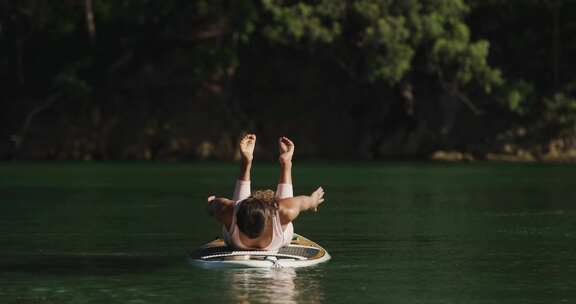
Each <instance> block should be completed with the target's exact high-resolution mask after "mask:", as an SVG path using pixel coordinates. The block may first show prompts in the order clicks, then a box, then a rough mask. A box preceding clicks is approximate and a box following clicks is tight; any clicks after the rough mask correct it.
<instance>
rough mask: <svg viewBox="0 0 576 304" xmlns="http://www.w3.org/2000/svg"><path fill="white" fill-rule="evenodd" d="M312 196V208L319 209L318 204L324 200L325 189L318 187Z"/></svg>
mask: <svg viewBox="0 0 576 304" xmlns="http://www.w3.org/2000/svg"><path fill="white" fill-rule="evenodd" d="M310 198H311V199H312V204H313V205H312V208H314V211H318V206H319V205H320V204H322V202H324V189H322V187H318V189H316V190H315V191H314V192H312V194H310Z"/></svg>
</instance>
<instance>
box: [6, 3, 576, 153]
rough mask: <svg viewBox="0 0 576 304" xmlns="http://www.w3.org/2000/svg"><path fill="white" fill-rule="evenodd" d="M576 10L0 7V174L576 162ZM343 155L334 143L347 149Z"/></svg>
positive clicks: (519, 6) (534, 6)
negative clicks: (150, 164) (288, 160)
mask: <svg viewBox="0 0 576 304" xmlns="http://www.w3.org/2000/svg"><path fill="white" fill-rule="evenodd" d="M575 15H576V1H571V0H557V1H540V0H525V1H506V0H426V1H422V0H414V1H403V0H392V1H383V0H349V1H333V0H318V1H303V0H295V1H281V0H236V1H229V0H197V1H186V0H163V1H144V2H143V1H129V0H116V1H108V0H102V1H91V0H85V1H52V2H46V1H3V2H0V46H1V47H0V79H1V82H0V85H1V87H0V160H5V161H9V160H86V161H90V160H203V159H214V160H233V159H235V158H236V157H237V155H234V149H233V147H236V143H237V140H238V137H239V136H240V135H241V134H242V133H244V132H248V133H256V134H258V136H259V138H262V139H263V141H262V142H261V144H262V149H261V151H257V153H261V158H262V159H267V160H272V159H273V158H274V156H273V155H272V154H266V153H269V152H266V151H267V150H269V151H274V149H273V146H272V143H271V142H273V141H274V139H276V138H277V137H279V136H290V138H293V139H294V141H295V142H298V147H299V151H298V155H299V156H301V157H303V158H309V159H346V160H391V159H415V160H423V159H427V160H441V161H510V162H515V161H520V162H576V74H574V73H573V71H574V70H576V61H574V60H571V59H570V56H568V54H575V53H576V35H574V29H576V18H571V16H575ZM343 138H344V139H345V141H344V142H343V141H342V139H343Z"/></svg>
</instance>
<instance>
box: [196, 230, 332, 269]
mask: <svg viewBox="0 0 576 304" xmlns="http://www.w3.org/2000/svg"><path fill="white" fill-rule="evenodd" d="M329 259H330V255H329V254H328V252H326V250H325V249H324V248H322V247H321V246H320V245H318V244H316V243H314V242H313V241H311V240H309V239H307V238H305V237H303V236H301V235H298V234H294V237H293V238H292V241H291V243H290V245H288V246H284V247H281V248H280V249H278V250H277V251H262V250H234V249H233V248H231V247H229V246H227V245H226V243H225V242H224V240H222V239H220V238H218V239H216V240H214V241H211V242H209V243H207V244H205V245H203V246H201V247H200V248H198V249H197V250H196V251H195V252H193V253H191V254H190V260H191V262H192V263H194V264H197V265H199V266H203V267H208V268H216V267H256V268H270V267H304V266H311V265H315V264H318V263H322V262H325V261H327V260H329Z"/></svg>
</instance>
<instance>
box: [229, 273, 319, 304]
mask: <svg viewBox="0 0 576 304" xmlns="http://www.w3.org/2000/svg"><path fill="white" fill-rule="evenodd" d="M226 275H227V281H228V286H229V288H228V289H227V290H228V292H229V293H230V296H231V298H232V299H233V300H234V302H236V303H252V302H257V303H288V304H290V303H300V302H306V303H322V302H323V297H324V295H323V292H322V288H321V285H320V280H319V276H318V273H317V272H314V271H298V270H296V269H294V268H280V269H231V270H229V271H228V273H227V274H226Z"/></svg>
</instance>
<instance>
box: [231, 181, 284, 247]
mask: <svg viewBox="0 0 576 304" xmlns="http://www.w3.org/2000/svg"><path fill="white" fill-rule="evenodd" d="M277 210H278V202H277V201H276V198H275V197H274V191H272V190H263V191H256V192H254V193H253V194H252V195H251V196H250V197H248V198H247V199H245V200H243V201H241V202H240V205H239V206H238V210H237V211H236V224H237V225H238V228H239V229H240V231H242V233H244V234H245V235H246V236H248V237H249V238H251V239H255V238H257V237H259V236H260V235H261V234H262V232H264V229H265V228H266V225H268V221H269V220H270V219H271V218H272V215H274V213H275V212H276V211H277Z"/></svg>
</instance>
